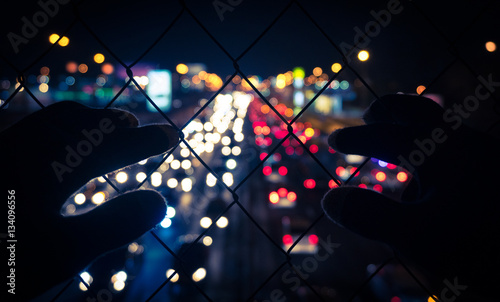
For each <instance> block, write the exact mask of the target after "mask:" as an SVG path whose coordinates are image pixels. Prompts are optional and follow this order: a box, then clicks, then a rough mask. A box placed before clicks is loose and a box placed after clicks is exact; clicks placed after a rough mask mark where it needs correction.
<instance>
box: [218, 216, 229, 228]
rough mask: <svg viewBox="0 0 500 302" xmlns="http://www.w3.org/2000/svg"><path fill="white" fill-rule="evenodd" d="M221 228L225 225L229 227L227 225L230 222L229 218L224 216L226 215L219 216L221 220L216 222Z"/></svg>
mask: <svg viewBox="0 0 500 302" xmlns="http://www.w3.org/2000/svg"><path fill="white" fill-rule="evenodd" d="M215 224H216V225H217V226H218V227H219V228H221V229H223V228H225V227H227V225H228V224H229V220H228V219H227V218H226V217H224V216H221V217H220V218H219V220H217V222H216V223H215Z"/></svg>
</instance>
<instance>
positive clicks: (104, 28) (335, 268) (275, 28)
mask: <svg viewBox="0 0 500 302" xmlns="http://www.w3.org/2000/svg"><path fill="white" fill-rule="evenodd" d="M37 5H38V6H37ZM498 8H499V7H498V3H496V2H494V1H479V2H478V1H476V2H463V3H456V2H454V3H450V2H447V3H434V2H427V1H395V0H390V1H378V2H377V3H373V2H363V1H362V2H359V3H357V2H356V1H353V2H352V3H351V2H350V3H325V2H318V3H316V2H307V3H306V1H296V0H294V1H276V2H273V3H263V2H259V1H254V2H252V1H242V0H238V1H229V0H228V1H218V0H216V1H206V2H204V3H198V2H196V1H179V2H175V1H172V3H167V4H165V3H161V4H160V3H156V2H154V1H153V2H152V3H149V2H144V3H143V2H141V3H118V2H116V3H98V2H93V1H80V2H76V1H75V2H70V1H56V0H54V1H39V2H38V3H37V4H35V3H30V4H29V8H24V9H26V13H22V14H23V17H20V18H19V20H21V21H20V22H12V23H10V24H9V27H8V30H9V33H8V34H7V35H6V39H4V43H3V45H4V50H5V51H3V54H2V59H3V63H2V64H3V68H2V74H1V76H2V78H0V81H1V83H0V84H1V89H2V91H1V94H0V101H1V107H0V109H1V111H3V118H4V122H2V124H3V126H4V128H5V126H7V125H8V124H11V123H13V122H14V121H16V120H19V119H20V118H21V117H22V116H24V115H26V114H27V113H29V112H32V111H35V110H37V109H38V108H44V107H46V106H48V105H50V104H52V103H53V102H56V101H60V100H76V101H78V102H79V103H82V104H85V105H89V106H92V107H97V108H121V109H125V110H128V111H130V112H132V113H134V114H135V115H137V116H138V117H139V119H140V120H141V122H146V123H162V122H166V123H169V124H170V125H173V126H174V127H175V128H176V129H177V130H178V132H179V133H180V134H181V139H180V141H179V143H178V144H177V145H176V146H175V147H174V148H173V149H171V150H170V151H169V152H167V153H164V154H162V155H160V156H155V157H152V158H149V159H147V160H144V161H142V162H140V163H138V164H136V165H133V166H131V167H127V168H126V169H124V170H120V171H115V172H111V173H108V174H106V175H103V176H101V177H99V178H97V179H93V180H90V181H89V182H88V183H87V184H86V185H85V186H84V187H83V188H82V189H81V190H80V191H78V192H76V193H75V194H74V195H73V196H71V198H70V199H68V201H67V202H66V204H65V205H64V206H63V212H65V214H66V215H75V214H79V213H81V212H85V211H88V210H91V209H92V208H94V207H96V206H97V205H99V204H101V203H102V202H104V201H105V200H107V199H109V198H112V197H114V196H117V195H119V194H120V193H122V192H125V191H128V190H131V189H141V188H153V189H155V190H158V191H159V192H161V193H162V195H163V196H165V198H166V199H167V201H168V203H169V206H168V208H167V213H166V216H165V219H164V220H163V221H162V223H161V225H160V226H158V227H157V228H155V229H154V230H151V231H150V232H149V233H148V234H146V235H144V236H143V237H141V238H139V239H138V240H136V241H135V242H132V243H130V244H129V245H128V246H127V247H125V248H123V249H120V250H118V251H115V252H113V253H112V254H111V255H106V256H104V257H103V258H102V259H100V260H98V261H97V262H95V263H93V264H92V265H91V266H90V267H88V268H86V269H85V271H84V272H82V273H81V274H80V275H79V276H77V277H75V278H74V279H72V280H70V281H68V282H66V283H64V284H62V285H60V286H58V287H57V288H55V289H52V290H51V291H49V292H48V293H46V294H45V295H44V296H43V297H41V298H39V300H50V301H75V300H79V299H81V300H82V301H89V300H91V301H160V300H169V299H170V300H174V301H175V300H179V301H205V300H206V301H226V300H227V301H286V300H289V301H316V300H317V301H391V302H395V301H433V300H434V301H446V300H443V298H442V297H438V296H435V295H433V293H431V290H430V289H429V288H428V286H427V285H426V281H425V279H422V278H421V277H419V273H418V271H419V268H418V267H413V266H412V265H410V264H408V263H406V262H405V261H403V260H401V259H400V258H399V256H397V255H396V254H394V253H393V251H392V250H391V249H390V248H388V247H386V246H385V245H381V244H378V243H375V242H372V241H368V240H364V239H363V238H360V237H358V236H356V235H353V234H351V233H350V232H348V231H346V230H344V229H342V228H340V227H338V226H337V225H335V224H334V223H332V222H331V221H330V220H328V218H327V217H325V214H324V213H323V211H322V209H321V204H320V201H321V199H322V196H323V195H324V194H325V193H326V192H327V191H328V190H329V189H330V188H334V187H342V186H345V185H348V184H349V185H356V186H359V187H362V188H366V189H373V190H375V191H379V192H382V193H383V194H386V195H389V196H393V197H396V196H398V194H399V193H400V192H401V191H402V189H403V188H404V186H405V185H406V184H407V183H408V182H409V179H410V178H411V175H410V173H409V172H408V171H406V170H404V169H403V168H401V167H397V166H396V165H393V164H391V163H386V162H383V161H381V160H378V159H372V158H366V157H361V156H353V155H345V154H340V153H338V152H335V151H334V150H332V149H331V148H329V147H328V145H327V136H328V135H329V134H330V133H331V132H332V131H333V130H335V129H337V128H341V127H345V126H353V125H359V124H361V122H360V119H359V118H360V117H361V112H362V110H363V109H365V108H366V107H367V106H368V104H369V103H370V101H371V100H374V99H379V98H380V97H381V96H382V95H384V94H386V93H395V92H398V91H403V92H405V93H414V94H420V95H426V96H429V97H430V98H432V99H433V100H435V101H437V102H439V103H441V105H444V106H448V107H451V106H452V104H454V103H455V102H458V101H459V100H462V99H463V98H464V96H467V95H469V94H470V91H472V90H473V89H474V87H476V86H477V85H483V86H484V85H485V82H484V81H481V80H480V79H481V77H482V78H483V79H484V78H488V77H489V78H493V80H495V79H496V73H495V72H496V69H495V68H497V67H498V58H497V57H496V56H497V52H498V51H496V44H495V39H498V35H496V36H495V35H494V33H495V32H496V27H495V26H496V25H497V24H495V21H496V20H497V19H498V18H497V16H498V12H499V10H498ZM19 9H23V8H22V7H20V8H19ZM8 11H9V8H8V7H7V6H6V4H4V12H8ZM26 16H28V17H26ZM31 16H32V17H31ZM239 18H241V20H239ZM20 24H21V25H20ZM186 24H189V26H187V25H186ZM19 25H20V27H19V30H16V29H17V27H16V26H19ZM52 33H53V35H51V34H52ZM48 37H50V39H49V41H48V40H47V38H48ZM194 37H196V38H194ZM233 39H234V41H233ZM42 40H43V41H42ZM6 41H7V42H6ZM123 41H126V43H124V42H123ZM185 41H189V43H187V42H185ZM242 45H244V47H242ZM71 47H73V48H71ZM124 48H125V49H129V50H130V49H132V50H134V51H135V52H132V53H134V54H133V55H130V54H131V52H127V51H124ZM138 49H139V50H138ZM75 53H76V54H75ZM96 53H97V54H96ZM132 57H133V58H132ZM326 57H327V58H329V59H328V61H326V62H325V61H322V60H325V58H326ZM82 58H86V60H87V61H84V59H82ZM89 58H91V59H89ZM305 58H307V60H306V59H305ZM77 60H80V61H79V62H78V61H77ZM188 60H191V61H192V62H202V63H200V64H194V63H193V64H191V63H190V62H189V61H188ZM205 60H206V61H210V62H212V64H219V62H220V64H221V65H223V66H224V68H226V69H225V70H229V72H228V73H227V74H229V75H228V76H226V75H224V74H223V72H224V71H222V72H219V74H217V72H211V71H210V67H209V66H206V65H204V64H203V63H204V61H205ZM302 61H305V62H306V63H303V62H302ZM151 62H152V63H151ZM160 62H161V63H160ZM213 62H215V63H213ZM283 62H286V63H283ZM280 64H283V65H280ZM303 64H305V65H306V67H305V68H302V67H294V66H301V65H303ZM495 64H496V65H495ZM49 66H50V68H49ZM256 66H257V67H256ZM259 66H269V68H268V69H262V68H260V67H259ZM174 69H175V71H174ZM270 69H272V70H271V72H273V73H274V74H273V75H272V76H268V77H266V76H264V77H262V76H258V73H259V72H262V73H264V74H265V73H266V72H269V70H270ZM95 70H97V71H95ZM219 70H222V69H219ZM94 71H95V72H94ZM92 72H94V73H95V74H92V75H91V73H92ZM89 79H91V80H89ZM462 79H465V80H462ZM456 81H460V82H461V84H458V85H457V84H456ZM464 81H465V82H466V83H465V84H463V82H464ZM167 83H171V87H167V86H168V85H167ZM494 96H495V93H493V91H492V94H491V96H490V97H489V98H488V99H487V100H486V101H484V104H486V105H482V106H481V108H480V110H478V112H480V113H483V112H484V114H481V115H480V114H479V113H477V112H474V114H473V115H472V117H471V118H470V119H469V118H468V119H467V122H468V123H471V124H473V125H474V126H476V127H478V128H483V129H484V130H486V131H490V132H491V131H495V129H496V128H495V127H496V126H497V120H498V107H497V106H496V104H498V103H497V102H496V101H495V100H494ZM477 116H481V118H476V117H477ZM484 116H486V118H484ZM425 118H426V117H425V116H422V119H425ZM33 282H36V280H33Z"/></svg>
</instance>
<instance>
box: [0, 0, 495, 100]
mask: <svg viewBox="0 0 500 302" xmlns="http://www.w3.org/2000/svg"><path fill="white" fill-rule="evenodd" d="M221 1H222V2H225V3H227V0H221ZM235 2H238V1H236V0H235V1H233V3H235ZM299 2H300V3H301V5H302V6H303V7H304V8H305V9H306V10H307V11H308V12H309V13H310V15H311V16H312V17H313V18H314V20H315V21H316V22H317V24H318V25H319V26H320V27H321V28H322V29H323V30H324V32H325V33H326V34H327V35H328V36H329V37H330V38H331V40H332V41H333V42H334V43H336V44H337V45H341V44H343V43H344V45H346V44H349V45H352V44H354V43H353V42H354V39H355V36H356V31H355V28H356V27H358V28H360V29H364V28H365V25H366V24H367V23H368V22H370V21H372V20H374V17H373V16H372V15H371V14H370V11H374V12H379V11H381V10H382V9H385V8H386V7H387V4H388V3H389V2H391V1H386V0H383V1H378V0H377V1H324V0H316V1H299ZM487 2H488V1H461V2H456V1H440V2H437V1H416V3H417V4H418V6H419V7H420V8H421V9H422V11H424V12H425V14H426V15H428V17H429V18H430V19H431V20H432V21H433V22H434V23H435V26H436V27H437V28H438V29H439V30H440V31H441V32H442V33H443V34H444V35H445V36H446V38H447V39H449V41H455V45H456V47H457V49H458V50H459V53H460V54H461V56H462V57H463V59H464V62H466V65H464V64H462V63H460V64H455V65H454V66H453V67H452V69H453V70H452V71H450V74H451V75H453V76H451V75H450V76H449V77H447V78H448V79H450V80H449V81H448V82H447V83H443V85H445V84H446V85H452V84H453V82H455V81H456V79H457V77H458V78H459V79H460V81H466V78H467V77H468V76H469V71H468V69H467V67H466V66H473V69H474V70H475V72H476V73H479V74H484V73H488V72H493V71H494V70H498V67H499V66H500V65H499V61H500V60H499V59H498V57H499V55H498V53H499V52H498V51H496V52H495V53H487V52H486V51H485V48H484V43H485V42H486V41H488V40H493V41H496V42H497V44H499V45H500V39H499V37H500V35H499V34H498V28H500V27H499V23H500V21H499V18H498V13H499V11H500V9H499V4H498V2H496V1H494V3H493V4H492V5H490V7H489V8H488V9H486V11H485V12H484V13H483V14H482V15H481V17H480V18H479V19H478V20H476V21H474V18H475V17H476V16H477V15H478V14H479V13H480V12H481V11H482V10H484V7H485V4H486V3H487ZM288 3H289V1H285V0H280V1H269V0H267V1H262V0H243V1H241V3H240V4H239V5H237V6H235V7H234V8H233V10H232V11H226V12H224V14H223V17H224V20H222V21H221V19H220V18H219V16H218V14H217V11H216V9H215V8H214V1H212V0H209V1H189V0H187V1H186V5H187V7H188V8H189V9H190V10H191V11H192V13H193V14H194V15H195V16H196V17H197V18H198V19H199V21H200V22H201V23H203V24H204V25H205V26H206V28H207V30H208V31H209V32H210V33H211V34H213V36H214V37H215V38H216V39H217V40H218V41H219V42H220V44H221V45H223V46H224V48H226V49H227V51H228V53H229V54H230V55H231V56H232V57H233V58H236V57H238V56H239V55H240V54H241V53H242V52H243V51H244V50H245V49H246V48H247V47H248V46H249V45H250V44H251V42H252V41H254V40H255V39H256V38H257V37H258V36H259V35H260V34H261V33H262V31H263V30H264V29H265V28H266V27H267V26H268V25H269V24H270V23H271V22H272V20H273V19H274V18H275V17H276V16H277V15H278V14H279V13H280V12H281V11H282V10H283V9H284V8H285V7H286V6H287V4H288ZM9 5H10V4H9ZM13 5H14V6H12V8H9V9H4V10H2V13H1V22H2V26H1V29H2V33H1V37H2V39H3V40H2V45H3V47H2V54H3V55H4V56H5V57H7V58H8V59H9V60H10V61H11V62H13V64H15V65H16V66H19V67H18V68H20V69H22V68H24V67H25V66H27V65H28V62H31V61H32V60H33V58H35V57H36V56H38V55H40V54H41V53H42V52H43V51H44V50H45V49H46V48H47V47H48V46H49V43H48V40H47V37H48V36H49V35H50V33H52V32H58V33H61V32H63V31H64V30H65V29H66V28H68V26H69V24H71V21H72V20H74V18H75V15H74V14H73V11H72V8H71V4H65V5H60V11H59V12H58V13H57V14H55V16H54V17H51V18H50V20H49V22H48V23H47V25H45V26H43V27H42V28H40V29H39V32H38V33H37V34H36V35H35V36H34V37H33V38H31V39H29V42H28V43H27V44H22V45H20V47H19V48H20V52H19V53H18V54H15V53H14V52H13V51H12V47H11V46H10V43H9V41H8V39H7V35H8V33H9V32H13V33H21V29H22V26H23V22H22V17H23V16H25V17H27V18H28V19H29V18H32V16H33V15H34V14H36V13H37V12H38V11H40V10H41V8H40V7H39V6H38V5H37V4H36V2H35V1H24V2H23V1H19V2H15V3H14V4H13ZM400 7H401V10H402V12H401V13H399V14H397V15H392V16H391V21H390V22H389V24H388V25H387V27H385V28H382V29H381V31H380V34H378V35H376V36H374V37H373V38H372V39H371V40H370V42H369V43H367V46H366V47H365V48H366V49H368V50H369V51H370V53H371V57H370V60H369V61H368V62H366V63H361V62H359V61H357V60H356V59H355V56H352V58H353V61H352V64H353V67H354V68H355V69H356V70H358V72H359V73H360V74H361V75H362V76H363V77H367V79H369V81H370V82H371V83H374V84H375V86H376V87H378V89H379V91H377V92H379V93H386V92H394V91H393V90H401V91H405V90H408V89H411V90H413V89H414V87H416V86H418V85H419V84H422V83H429V82H432V80H433V79H434V77H435V76H436V75H437V74H439V73H440V72H441V70H443V68H444V67H446V66H447V65H448V64H450V62H452V61H453V59H454V57H453V56H452V55H451V52H450V51H449V49H450V47H449V44H448V43H447V42H446V41H445V40H444V38H443V36H442V35H440V34H439V33H438V32H437V31H436V29H435V28H433V27H432V26H430V25H429V22H428V21H426V19H425V18H424V17H423V16H422V15H420V14H419V12H418V10H417V9H416V8H415V6H414V5H413V4H412V3H410V2H408V1H406V0H402V1H401V4H400ZM180 10H181V5H180V4H179V2H178V1H151V0H147V1H106V2H104V1H95V0H87V1H83V2H82V4H81V5H80V6H79V11H80V15H81V18H82V19H84V20H85V22H86V23H87V24H88V25H89V27H90V28H92V29H93V30H94V31H95V32H96V34H97V35H98V36H99V37H100V38H101V39H102V40H103V41H105V43H106V45H107V46H108V47H109V49H110V50H111V51H112V52H114V53H115V54H116V55H117V56H118V57H119V58H121V60H122V61H124V62H126V63H127V64H128V63H130V62H132V61H134V60H135V59H136V58H138V57H139V55H140V54H141V53H143V52H144V51H145V50H146V49H147V48H148V46H149V45H150V44H151V43H152V42H153V41H154V40H155V39H156V37H158V36H159V35H160V34H161V33H162V32H163V30H164V29H165V28H166V27H167V26H168V24H170V23H171V22H172V20H173V19H174V18H175V16H176V15H177V14H178V13H179V12H180ZM471 23H472V24H473V26H469V24H471ZM464 29H467V30H466V31H465V32H464ZM67 36H68V37H69V38H70V41H71V42H70V45H69V46H68V47H66V48H64V49H63V48H60V47H56V48H55V49H54V51H51V52H50V53H49V54H48V55H47V56H46V57H44V59H43V60H42V62H41V63H40V64H37V65H35V66H34V67H33V69H32V72H36V71H37V70H38V69H39V68H40V67H41V66H43V65H48V66H50V67H51V69H52V70H58V68H59V69H61V70H62V69H63V67H64V64H65V62H66V61H69V60H75V61H77V62H89V63H91V62H92V56H93V54H95V53H96V52H102V53H103V54H105V56H106V58H107V60H108V61H111V62H113V61H114V60H113V58H112V56H111V55H110V53H109V52H108V51H106V49H104V48H103V47H102V46H101V45H99V43H97V42H96V41H95V39H93V38H92V37H91V36H90V34H89V33H88V32H87V31H86V30H85V28H84V27H83V26H82V24H81V23H80V22H76V23H75V24H74V26H73V27H71V29H70V30H69V32H68V33H67ZM141 62H143V63H148V64H152V65H154V66H158V67H160V68H168V69H173V68H174V66H175V65H176V64H177V63H180V62H183V63H189V62H202V63H205V64H207V69H208V71H209V72H216V73H218V74H219V75H221V76H225V75H228V74H231V73H232V72H234V68H233V65H232V61H231V60H230V59H229V58H228V57H227V56H226V54H224V52H223V51H222V50H221V49H220V48H219V47H218V46H217V45H216V44H215V43H214V42H213V41H212V40H211V39H210V38H209V37H208V35H207V34H206V33H205V32H204V31H203V30H202V29H201V28H200V26H198V24H196V22H195V21H194V20H193V18H192V17H191V16H190V15H189V14H188V13H187V12H184V13H183V14H182V15H181V17H180V18H179V20H178V22H176V24H175V25H174V26H173V27H172V28H171V30H170V31H169V32H168V33H167V35H166V36H165V37H164V38H163V39H162V40H161V41H160V42H159V44H158V45H157V46H156V47H155V48H154V49H153V50H152V51H151V52H149V53H148V55H147V56H146V57H144V59H143V60H141ZM334 62H341V55H340V54H339V53H338V52H337V51H336V50H335V48H334V47H333V46H332V45H331V43H329V42H328V40H327V39H326V38H325V37H324V36H323V35H322V33H321V32H320V31H319V30H318V29H317V28H316V27H315V26H314V24H313V23H312V22H311V21H310V20H309V19H308V18H307V17H306V16H305V14H304V13H303V12H302V11H301V10H300V8H299V6H298V5H296V4H292V5H291V7H290V9H289V10H288V11H286V12H285V13H284V15H283V16H282V18H280V19H279V20H278V22H277V23H276V24H275V25H274V26H273V28H272V29H271V30H270V31H269V32H268V33H267V34H266V35H264V36H263V38H262V39H261V40H260V41H259V42H258V43H257V44H256V45H255V47H253V48H252V49H251V50H250V51H248V53H247V54H246V55H245V56H244V57H243V58H242V59H240V60H239V61H238V63H239V65H240V67H241V69H242V70H243V71H244V72H245V73H247V74H258V75H261V76H269V75H276V74H278V73H280V72H285V71H287V70H291V69H292V68H293V67H294V66H303V67H305V69H306V73H308V74H309V73H311V71H312V68H314V67H315V66H320V67H322V68H323V69H324V70H325V71H328V72H329V73H330V74H332V72H331V70H330V66H331V64H332V63H334ZM114 63H116V61H114ZM89 66H90V67H92V66H91V65H89ZM0 68H1V70H0V71H1V75H2V76H10V77H12V76H13V75H14V74H15V73H14V72H13V70H12V69H10V68H8V67H6V65H5V63H4V62H2V63H0ZM455 69H456V70H455ZM343 76H344V77H346V78H351V79H353V78H354V75H353V74H352V73H351V72H350V71H346V72H345V73H344V74H343ZM449 82H450V83H449ZM460 87H462V85H461V86H460ZM391 90H392V91H391Z"/></svg>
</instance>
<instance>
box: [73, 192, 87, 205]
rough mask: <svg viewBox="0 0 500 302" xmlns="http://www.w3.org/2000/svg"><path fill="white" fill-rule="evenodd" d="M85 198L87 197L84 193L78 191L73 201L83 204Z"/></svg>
mask: <svg viewBox="0 0 500 302" xmlns="http://www.w3.org/2000/svg"><path fill="white" fill-rule="evenodd" d="M86 199H87V198H86V197H85V194H83V193H78V194H76V195H75V197H74V200H75V203H76V204H78V205H82V204H84V203H85V200H86Z"/></svg>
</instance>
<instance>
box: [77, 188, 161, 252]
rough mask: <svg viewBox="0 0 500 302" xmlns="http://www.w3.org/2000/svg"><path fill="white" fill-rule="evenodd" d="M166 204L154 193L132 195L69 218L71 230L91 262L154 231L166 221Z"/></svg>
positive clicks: (129, 194) (125, 195) (148, 191)
mask: <svg viewBox="0 0 500 302" xmlns="http://www.w3.org/2000/svg"><path fill="white" fill-rule="evenodd" d="M165 213H166V202H165V199H164V198H163V197H162V196H161V195H160V194H159V193H157V192H155V191H151V190H140V191H133V192H129V193H126V194H123V195H121V196H119V197H116V198H114V199H111V200H109V201H107V202H105V203H103V204H102V205H100V206H98V207H96V208H95V209H93V210H92V211H90V212H87V213H85V214H83V215H80V216H73V217H68V218H67V219H68V221H67V227H68V228H69V229H71V230H72V231H73V232H74V233H75V236H74V238H76V239H77V240H78V242H79V243H77V244H80V245H81V250H83V253H88V254H90V255H89V257H90V259H93V258H95V257H96V256H97V255H100V254H102V253H104V252H107V251H110V250H113V249H116V248H118V247H121V246H123V245H125V244H127V243H129V242H131V241H133V240H135V239H137V238H138V237H140V236H141V235H143V234H144V233H145V232H147V231H149V230H151V229H152V228H153V227H155V226H156V225H157V224H158V223H160V222H161V221H162V220H163V219H164V218H165Z"/></svg>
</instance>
